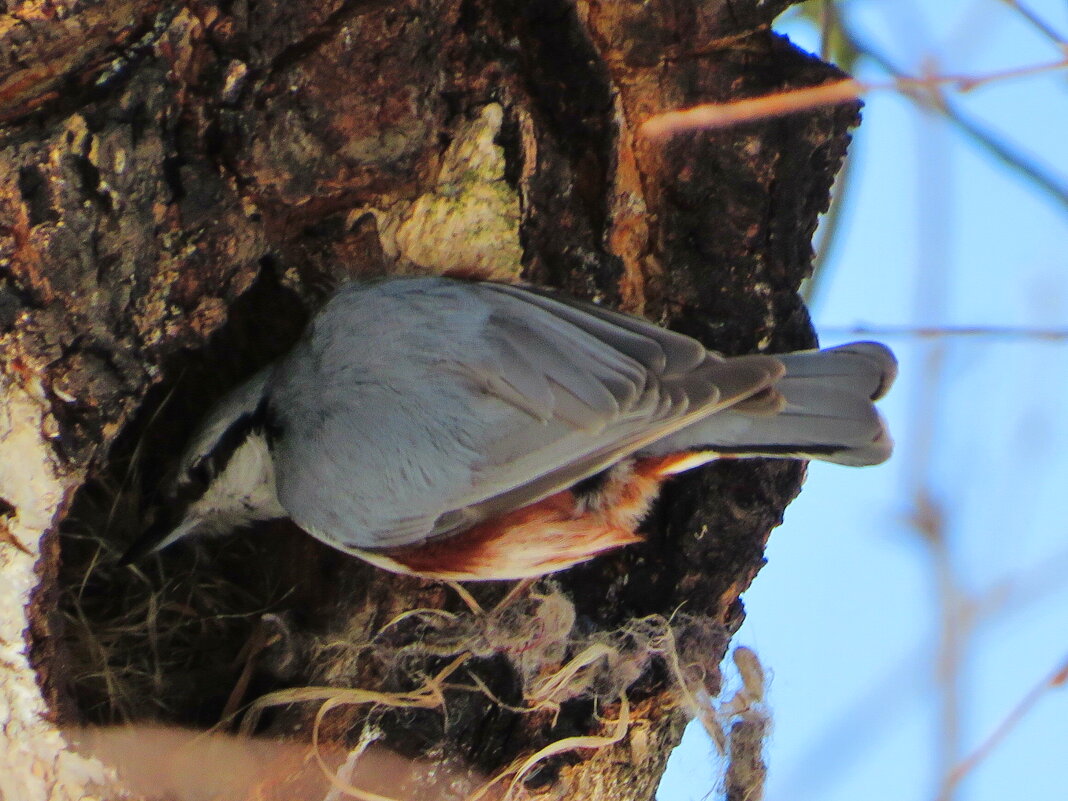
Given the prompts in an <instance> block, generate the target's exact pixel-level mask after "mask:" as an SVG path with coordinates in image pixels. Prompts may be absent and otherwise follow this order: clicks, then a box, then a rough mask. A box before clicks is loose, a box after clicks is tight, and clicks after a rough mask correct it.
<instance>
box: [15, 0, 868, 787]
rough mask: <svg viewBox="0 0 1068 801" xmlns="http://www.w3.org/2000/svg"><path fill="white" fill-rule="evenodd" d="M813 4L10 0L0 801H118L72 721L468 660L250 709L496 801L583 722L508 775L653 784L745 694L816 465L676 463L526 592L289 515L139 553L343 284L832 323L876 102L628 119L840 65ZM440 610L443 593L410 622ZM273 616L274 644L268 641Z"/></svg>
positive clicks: (743, 341)
mask: <svg viewBox="0 0 1068 801" xmlns="http://www.w3.org/2000/svg"><path fill="white" fill-rule="evenodd" d="M787 5H788V2H787V0H781V1H780V2H758V0H733V2H731V0H653V2H642V1H640V0H617V1H616V2H597V1H596V0H527V1H525V2H521V1H519V0H397V2H391V3H386V2H382V0H314V1H313V2H307V3H301V4H297V5H294V4H292V3H287V2H278V1H277V0H269V1H268V0H264V1H263V2H255V3H253V2H250V1H249V0H232V1H231V2H222V1H220V2H218V3H212V2H197V1H196V0H190V2H187V3H185V4H169V3H168V4H164V3H152V2H141V3H132V2H129V0H26V1H25V2H12V1H11V0H9V2H8V3H7V6H6V13H3V11H2V10H0V342H2V345H0V348H2V350H0V354H2V370H0V392H2V402H0V512H2V513H3V517H0V571H2V573H3V580H0V723H2V724H3V725H2V726H0V732H3V734H2V735H0V738H2V746H0V797H3V798H11V799H14V798H19V799H24V800H25V801H36V799H43V798H46V797H50V798H67V797H70V798H77V797H80V794H81V793H82V792H83V791H84V789H85V787H87V786H89V785H100V786H108V782H110V781H111V780H110V779H109V778H108V777H107V775H106V772H105V771H104V769H103V768H102V767H101V765H100V763H98V762H97V761H96V760H95V759H93V758H92V757H90V756H81V755H78V754H77V753H75V752H74V751H72V750H70V749H68V748H67V746H66V744H65V742H64V740H63V739H62V738H61V737H60V735H59V727H61V726H83V725H86V724H105V723H113V722H117V721H126V720H134V721H146V720H160V721H164V722H169V723H174V724H179V725H183V726H195V727H205V726H208V725H211V724H212V723H214V722H215V721H217V720H218V719H219V716H220V715H221V714H223V712H230V711H232V709H233V708H234V706H235V704H238V703H247V702H248V701H251V700H252V699H253V698H255V697H256V696H257V695H258V694H261V693H263V692H267V691H270V690H275V689H278V688H280V687H299V686H303V685H308V684H314V685H320V686H322V685H329V686H333V687H359V688H362V689H368V690H376V691H381V692H387V693H408V694H411V693H413V692H414V693H417V692H418V691H420V689H423V690H426V689H427V687H430V688H431V689H435V688H437V687H438V685H437V684H435V683H434V677H435V676H440V675H442V671H443V670H446V669H447V668H448V667H449V666H451V667H452V669H453V672H452V673H450V674H449V675H448V678H447V680H444V684H443V685H442V686H443V687H445V689H443V690H442V692H443V696H441V697H438V696H434V698H433V699H432V701H433V703H430V702H428V703H427V704H426V706H425V708H423V707H419V706H411V705H409V706H408V707H402V708H400V709H396V708H393V709H388V708H386V707H383V706H382V705H378V706H375V705H372V704H366V703H360V704H347V705H340V702H338V704H339V705H338V707H337V708H335V709H332V710H331V711H330V712H329V713H328V714H327V713H326V712H323V716H322V719H321V720H319V721H316V713H317V712H319V711H320V710H321V709H322V707H321V706H320V705H319V704H316V703H297V704H290V705H288V706H284V707H278V708H272V709H271V710H269V711H268V714H267V715H266V716H265V717H264V718H262V720H261V723H260V728H259V729H258V731H259V732H260V733H262V734H267V735H272V736H274V737H283V736H284V737H295V736H298V735H301V736H306V735H308V734H309V733H310V731H311V729H312V728H315V729H316V731H317V733H318V734H319V735H321V736H322V737H323V738H324V739H328V740H329V741H330V742H332V743H334V744H335V746H336V747H338V748H341V747H343V746H347V745H352V743H353V741H354V740H355V739H357V738H358V737H359V736H360V734H361V732H366V731H367V730H368V729H367V727H368V726H373V727H374V728H375V730H376V731H380V732H381V739H382V744H383V745H384V746H385V747H386V748H388V749H389V751H390V752H392V753H396V754H400V755H402V756H403V757H405V758H410V759H412V760H415V762H413V764H418V765H424V766H425V765H428V764H432V763H433V764H439V765H440V764H448V765H452V766H453V769H454V770H455V771H456V772H457V774H460V773H465V772H470V773H471V774H472V775H474V774H477V775H478V776H480V777H482V779H484V780H488V779H490V778H493V777H503V778H501V780H500V781H499V782H498V784H497V785H495V787H496V788H497V791H499V790H500V789H502V788H505V787H507V786H508V785H509V782H511V781H512V779H513V778H514V777H515V775H516V773H515V771H513V772H512V773H510V774H508V775H507V776H504V772H505V770H506V769H507V768H508V766H512V767H513V768H514V767H516V766H518V765H520V764H521V763H522V762H523V761H524V760H525V759H526V758H528V757H530V756H531V755H532V754H535V753H536V752H538V751H539V750H540V749H542V748H545V747H546V746H548V745H550V744H552V743H560V742H561V741H563V745H562V746H560V748H561V753H559V754H555V755H551V756H549V757H547V758H546V759H544V760H541V761H539V762H538V764H537V765H536V766H535V767H534V768H533V769H531V770H528V771H526V772H525V773H523V775H522V776H521V777H520V778H521V780H520V781H517V782H516V791H517V792H518V791H520V790H522V791H524V792H527V793H530V794H537V795H544V796H546V797H549V796H551V797H576V798H589V799H599V798H605V799H608V798H612V799H649V798H652V796H653V793H654V791H655V787H656V784H657V782H658V780H659V777H660V775H661V773H662V772H663V768H664V765H665V763H666V760H667V757H668V754H669V753H670V750H671V748H673V747H674V745H675V744H676V743H677V742H678V739H679V737H680V736H681V731H682V727H683V725H684V723H685V721H686V720H687V719H688V718H689V717H690V716H691V715H692V714H693V712H694V709H693V699H694V698H695V697H697V696H698V695H700V694H701V693H707V695H708V696H711V697H713V698H714V697H715V696H716V695H717V693H718V691H719V671H718V667H717V666H718V663H719V661H720V660H721V658H722V657H723V655H724V653H725V651H726V648H727V646H728V644H729V640H730V637H731V635H732V633H733V632H734V631H735V630H736V629H737V627H738V625H739V624H740V622H741V619H742V615H743V612H742V605H741V602H740V601H739V595H740V593H741V592H742V591H743V590H744V589H745V588H746V587H747V586H748V585H749V583H750V582H751V581H752V579H753V577H754V575H755V574H756V572H757V570H758V569H759V567H760V565H761V562H762V554H763V548H764V544H765V542H766V540H767V537H768V535H769V532H770V530H771V529H772V528H773V527H774V526H775V525H777V524H778V523H779V522H780V519H781V515H782V511H783V509H784V507H785V505H786V504H787V503H788V502H789V501H790V500H791V499H792V498H793V497H794V495H795V494H796V493H797V491H798V489H799V487H800V482H801V480H802V476H803V466H802V465H800V464H799V463H793V462H781V461H780V462H774V461H763V460H754V461H750V462H736V463H724V464H718V465H714V466H712V467H709V468H707V469H703V470H701V471H698V472H697V474H696V475H691V476H687V477H684V478H680V479H678V480H676V481H674V482H673V483H672V484H671V485H670V486H669V487H668V488H667V489H666V491H665V492H664V496H663V498H662V499H661V502H660V503H659V504H658V506H657V507H656V509H655V510H654V512H653V514H652V516H651V518H650V519H649V520H648V521H647V523H646V525H645V527H644V531H645V533H646V536H647V541H646V542H645V543H643V544H641V545H638V546H633V547H629V548H627V549H624V550H623V551H621V552H619V553H616V554H612V555H609V556H606V557H603V558H600V559H597V560H595V561H594V562H592V563H589V564H588V565H585V566H582V567H579V568H576V569H574V570H571V571H568V572H566V573H564V574H561V575H559V576H556V577H553V578H552V579H551V581H548V582H542V583H540V584H539V585H536V586H535V587H533V588H527V589H525V590H523V591H522V592H520V593H519V594H518V595H517V596H516V597H515V598H514V599H509V600H507V601H506V602H505V604H504V605H503V606H501V607H499V608H496V609H495V608H494V607H495V605H496V604H498V603H499V602H500V601H501V600H502V598H504V596H505V595H506V593H507V592H508V591H509V590H510V589H511V588H510V587H501V586H496V585H479V586H475V587H468V590H469V591H470V593H471V594H472V595H473V600H475V601H477V602H478V604H479V605H480V606H481V611H476V610H472V609H471V608H469V607H468V606H467V605H465V604H464V602H463V601H462V600H461V598H460V596H459V595H458V594H457V593H456V592H455V591H454V590H452V589H450V588H448V587H446V586H444V585H440V584H436V583H432V582H423V581H418V580H414V579H409V578H404V577H398V576H393V575H389V574H386V573H383V572H381V571H378V570H375V569H373V568H370V567H368V566H366V565H363V564H361V563H359V562H357V561H356V560H352V559H348V558H347V557H343V556H341V555H339V554H337V553H334V552H331V551H329V550H327V549H325V548H322V547H320V546H319V545H318V544H317V543H315V542H314V541H312V540H311V539H310V538H308V537H306V536H305V535H302V534H301V533H299V532H294V531H293V530H292V529H291V527H287V526H272V527H266V528H265V529H261V530H258V531H257V532H255V533H253V534H244V535H239V536H234V537H231V538H229V539H228V540H227V541H226V542H220V541H209V542H205V543H201V544H198V545H196V546H195V547H189V548H177V549H175V553H172V554H166V555H164V556H163V557H162V558H161V559H160V560H159V561H158V562H155V563H153V564H152V565H149V566H146V567H144V568H143V569H142V570H133V569H121V570H120V569H118V568H116V567H114V566H113V564H112V561H111V560H112V558H113V556H114V555H115V554H116V553H118V552H121V550H122V549H123V548H124V546H125V545H126V544H128V542H129V540H130V539H131V538H132V537H133V536H134V535H135V534H136V533H137V531H138V529H139V528H140V527H141V526H142V525H143V523H144V514H145V511H144V510H145V509H150V508H151V506H152V493H153V488H154V487H157V486H159V484H160V483H161V482H162V481H163V480H164V478H165V475H166V472H167V470H168V468H170V467H171V466H173V457H174V456H175V455H176V453H177V451H178V450H179V449H180V448H181V445H182V440H183V437H185V436H187V435H188V434H189V433H190V431H191V428H192V426H194V425H195V423H196V418H197V415H198V414H200V413H202V412H203V410H204V408H205V407H206V406H207V405H208V404H210V403H211V402H213V401H214V400H216V399H217V398H218V397H220V395H221V394H222V392H224V391H225V390H226V389H228V388H229V387H231V386H233V385H234V384H235V383H236V382H237V381H239V380H240V379H241V378H242V377H244V376H247V375H249V374H250V373H251V372H252V371H253V370H254V369H256V368H257V367H259V366H261V365H262V364H264V363H266V362H267V361H269V360H270V359H272V358H274V357H275V356H277V355H278V354H280V353H282V352H284V350H285V349H286V347H288V346H289V345H290V344H291V343H292V342H293V341H294V340H295V338H296V336H297V335H298V333H299V331H300V328H301V326H302V324H303V322H304V321H305V319H306V317H307V314H308V310H309V309H311V308H314V306H315V304H316V303H317V302H318V301H319V300H321V298H322V297H323V296H324V295H325V294H326V293H327V292H328V291H329V290H330V289H332V288H333V287H335V286H337V285H338V284H339V283H340V282H341V281H343V280H347V279H351V278H357V279H361V278H369V277H375V276H380V275H384V274H391V273H426V272H445V271H462V272H465V273H468V274H476V275H480V276H484V277H489V278H494V279H496V280H509V281H514V280H525V281H530V282H533V283H536V284H541V285H546V286H555V287H559V288H562V289H564V290H566V291H568V292H570V293H572V294H575V295H577V296H580V297H585V298H590V299H594V300H596V301H598V302H602V303H606V304H609V305H613V306H618V307H621V308H623V309H626V310H628V311H631V312H635V313H641V314H645V315H646V316H648V317H650V318H651V319H654V320H656V321H658V322H661V323H664V324H667V325H670V326H671V327H674V328H676V329H677V330H680V331H683V332H685V333H688V334H691V335H693V336H696V337H698V338H699V339H701V340H702V341H704V342H705V343H707V344H708V345H709V346H711V347H714V348H716V349H718V350H721V351H724V352H727V353H743V352H751V351H757V350H767V351H769V352H776V351H784V350H790V349H797V348H801V347H808V346H812V345H813V344H814V343H815V338H814V335H813V332H812V328H811V325H810V322H809V319H808V316H807V312H806V311H805V308H804V306H803V305H802V303H801V301H800V299H799V297H798V295H797V287H798V285H799V283H800V281H801V280H802V279H803V278H804V277H805V276H806V275H807V274H808V273H809V271H810V269H811V246H810V240H811V236H812V233H813V231H814V229H815V226H816V221H817V215H818V214H819V213H820V212H821V211H822V210H824V209H825V208H826V206H827V202H828V196H829V191H830V186H831V182H832V180H833V177H834V174H835V172H836V171H837V169H838V167H839V165H840V163H841V160H842V158H843V156H844V153H845V148H846V146H847V143H848V139H849V137H848V133H847V132H848V129H849V128H850V127H851V126H852V125H854V124H856V122H857V119H858V116H857V115H858V108H857V107H856V106H855V105H842V106H837V107H834V108H830V109H821V110H816V111H812V112H806V113H800V114H793V115H790V116H786V117H782V118H778V119H772V120H768V121H764V122H760V123H751V124H746V125H740V126H736V127H734V128H731V129H728V130H723V131H717V132H711V133H702V134H685V135H678V136H676V137H674V138H673V139H671V140H670V141H668V142H666V143H654V142H651V141H648V140H645V139H642V138H641V137H639V136H638V133H637V128H638V126H639V125H640V123H641V122H642V121H643V120H645V119H647V118H648V117H649V116H650V115H652V114H655V113H657V112H660V111H665V110H670V109H673V108H679V107H685V106H690V105H694V104H697V103H701V102H709V101H727V100H733V99H738V98H743V97H750V96H756V95H762V94H767V93H771V92H775V91H780V90H783V89H789V88H794V87H801V86H808V85H814V84H819V83H821V82H824V81H827V80H830V79H834V78H838V77H841V76H840V74H839V73H838V72H837V71H836V70H835V69H834V68H833V67H830V66H829V65H826V64H823V63H821V62H819V61H818V60H817V59H815V58H813V57H812V56H809V55H807V54H805V53H803V52H801V51H800V50H798V49H796V48H795V47H794V46H793V45H791V44H790V43H789V42H788V41H787V40H785V39H783V38H781V37H779V36H777V35H776V34H774V33H773V32H771V30H770V24H771V22H772V19H773V18H774V16H775V15H777V14H778V13H779V12H781V11H782V10H783V8H785V7H786V6H787ZM385 322H386V323H388V321H385ZM414 609H422V610H427V609H438V610H445V611H446V612H447V613H448V615H447V616H446V615H442V614H436V613H430V612H421V613H418V614H415V615H408V616H406V617H402V618H400V619H398V616H402V615H403V614H404V613H405V612H408V611H409V610H414ZM264 611H269V612H271V613H272V614H273V615H275V616H274V617H270V618H269V619H268V620H267V621H264V620H262V619H261V617H260V615H261V613H263V612H264ZM265 631H266V632H268V633H269V634H270V635H271V638H273V640H276V641H278V640H280V641H281V644H280V645H279V644H275V645H273V646H272V647H270V648H263V649H259V650H257V649H256V648H255V647H246V646H248V645H249V643H250V642H252V643H254V642H255V641H256V637H257V636H260V635H263V633H264V632H265ZM153 649H156V650H155V651H154V650H153ZM590 649H593V650H592V651H591V650H590ZM157 651H161V652H162V655H161V653H157ZM586 657H589V662H588V664H586V662H585V661H584V659H585V658H586ZM576 659H578V661H575V660H576ZM285 662H288V664H280V663H285ZM294 664H295V666H294ZM554 677H555V680H556V684H552V685H550V679H552V678H554ZM460 685H462V687H460ZM235 688H236V689H235ZM432 694H433V693H432ZM687 699H689V700H687ZM350 700H351V697H350ZM441 700H443V701H444V706H441V705H439V704H438V702H439V701H441ZM535 707H536V708H535ZM621 719H622V720H623V724H617V721H620V720H621ZM624 724H625V725H624ZM590 736H593V737H600V738H602V741H600V742H599V745H600V747H596V748H590V747H584V748H576V747H571V746H574V745H576V744H577V743H576V741H573V740H567V739H566V738H571V737H590ZM426 773H427V771H423V773H422V774H419V773H418V771H415V772H413V775H412V777H410V778H409V779H406V781H410V782H411V783H412V786H413V787H418V786H420V785H419V782H429V781H430V779H428V778H426V775H425V774H426ZM416 774H418V775H416ZM472 782H473V783H472ZM357 783H358V781H357ZM477 784H478V780H474V779H472V780H471V781H469V783H468V786H469V787H472V786H476V785H477ZM422 786H424V787H425V786H427V785H425V784H424V785H422ZM398 792H400V789H398ZM406 792H407V791H406ZM410 792H412V793H414V795H413V796H412V797H418V792H419V791H418V790H410Z"/></svg>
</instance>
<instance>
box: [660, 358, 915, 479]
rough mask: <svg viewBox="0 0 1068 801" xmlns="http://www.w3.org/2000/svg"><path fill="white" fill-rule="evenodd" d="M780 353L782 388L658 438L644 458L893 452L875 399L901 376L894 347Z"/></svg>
mask: <svg viewBox="0 0 1068 801" xmlns="http://www.w3.org/2000/svg"><path fill="white" fill-rule="evenodd" d="M776 358H777V359H779V360H780V361H782V363H783V364H784V365H785V367H786V373H785V374H784V375H783V377H782V378H780V379H779V380H778V382H776V384H775V385H774V387H772V388H769V389H768V390H765V391H764V392H761V393H758V394H757V395H755V396H753V397H751V398H747V399H746V400H744V401H742V402H740V403H738V404H736V405H734V406H732V407H730V408H729V409H724V410H722V411H719V412H717V413H715V414H713V415H711V416H709V417H707V418H705V419H703V420H699V421H698V422H696V423H694V424H692V425H690V426H688V427H687V428H684V429H682V430H681V431H678V432H676V433H674V434H672V435H671V436H670V437H667V438H665V439H663V440H660V441H658V442H656V443H653V444H652V445H651V446H649V447H648V448H646V449H644V450H643V452H642V455H660V454H667V453H672V452H680V451H698V452H702V453H705V454H707V456H708V458H710V459H711V458H717V457H745V456H772V457H775V456H778V457H786V458H801V459H822V460H823V461H827V462H837V463H838V464H845V465H855V466H859V465H871V464H879V463H880V462H884V461H886V460H887V459H888V458H889V457H890V453H891V451H892V450H893V441H892V440H891V439H890V435H889V433H888V432H887V430H886V425H885V423H884V422H883V419H882V417H881V416H880V415H879V413H878V412H877V411H876V409H875V406H874V405H873V403H872V401H874V400H877V399H878V398H881V397H882V396H883V395H884V394H885V393H886V391H887V390H888V389H889V388H890V385H891V384H892V383H893V381H894V378H895V376H896V375H897V360H896V359H895V358H894V355H893V354H892V353H891V352H890V350H889V349H888V348H886V347H885V346H883V345H880V344H878V343H875V342H854V343H852V344H849V345H842V346H840V347H837V348H828V349H827V350H819V351H799V352H797V353H787V354H783V355H779V356H776ZM690 466H693V464H691V463H686V467H690ZM680 469H684V468H680Z"/></svg>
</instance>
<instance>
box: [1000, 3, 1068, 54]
mask: <svg viewBox="0 0 1068 801" xmlns="http://www.w3.org/2000/svg"><path fill="white" fill-rule="evenodd" d="M1001 2H1003V3H1004V4H1005V5H1007V6H1009V7H1010V8H1011V9H1012V10H1013V11H1015V12H1016V13H1017V14H1019V15H1020V16H1021V17H1023V18H1024V19H1025V20H1027V21H1028V22H1030V23H1031V25H1032V26H1033V27H1034V28H1035V29H1036V30H1038V32H1039V33H1041V34H1042V35H1043V36H1045V37H1046V38H1047V39H1049V40H1050V41H1051V42H1053V44H1055V45H1057V46H1058V47H1059V48H1061V50H1065V48H1066V46H1068V42H1065V41H1064V39H1063V38H1062V37H1061V35H1060V34H1059V33H1057V32H1056V31H1055V30H1053V28H1051V27H1050V26H1049V25H1048V24H1047V23H1046V21H1045V20H1044V19H1042V18H1041V17H1039V16H1038V15H1037V14H1035V12H1034V11H1032V10H1031V9H1029V8H1026V7H1025V6H1024V5H1023V4H1022V3H1020V2H1019V0H1001ZM1065 52H1068V50H1065Z"/></svg>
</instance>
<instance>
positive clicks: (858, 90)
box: [640, 58, 1068, 139]
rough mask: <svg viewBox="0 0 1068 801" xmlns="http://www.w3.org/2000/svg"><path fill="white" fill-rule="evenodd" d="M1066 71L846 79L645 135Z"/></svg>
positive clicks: (671, 122) (664, 120) (679, 116)
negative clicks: (884, 94) (867, 97)
mask: <svg viewBox="0 0 1068 801" xmlns="http://www.w3.org/2000/svg"><path fill="white" fill-rule="evenodd" d="M1065 67H1068V58H1061V59H1058V60H1057V61H1050V62H1045V63H1042V64H1028V65H1025V66H1022V67H1011V68H1009V69H1004V70H998V71H996V72H989V73H986V74H985V75H931V76H927V77H922V78H914V77H911V76H907V75H899V76H896V77H895V78H894V79H893V80H891V81H885V82H881V83H864V82H862V81H858V80H857V79H855V78H845V79H843V80H840V81H832V82H831V83H825V84H821V85H819V86H806V87H804V88H803V89H790V90H787V91H785V92H775V93H774V94H770V95H762V96H760V97H750V98H746V99H744V100H734V101H731V102H729V103H704V104H702V105H700V106H694V107H693V108H689V109H683V110H681V111H667V112H664V113H663V114H656V115H654V116H652V117H650V118H649V119H647V120H646V121H645V122H644V123H642V125H641V128H640V130H641V132H642V134H643V135H645V136H647V137H650V138H652V139H662V138H665V137H668V136H671V135H673V134H677V133H682V132H685V131H694V130H709V129H714V128H726V127H729V126H731V125H737V124H738V123H741V122H754V121H756V120H762V119H766V118H768V117H779V116H782V115H784V114H791V113H793V112H796V111H805V110H808V109H813V108H819V107H820V106H832V105H837V104H839V103H848V102H849V101H851V100H856V99H857V98H859V97H860V96H861V95H864V94H869V93H871V92H880V91H888V90H890V91H896V92H902V93H905V94H916V93H917V92H923V91H926V92H930V91H933V90H934V89H937V88H938V87H940V86H950V87H953V88H956V90H957V91H958V92H969V91H971V90H973V89H976V88H978V87H980V86H985V85H986V84H989V83H994V82H999V81H1005V80H1010V79H1013V78H1023V77H1026V76H1028V75H1037V74H1039V73H1043V72H1052V71H1054V70H1059V69H1064V68H1065Z"/></svg>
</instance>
